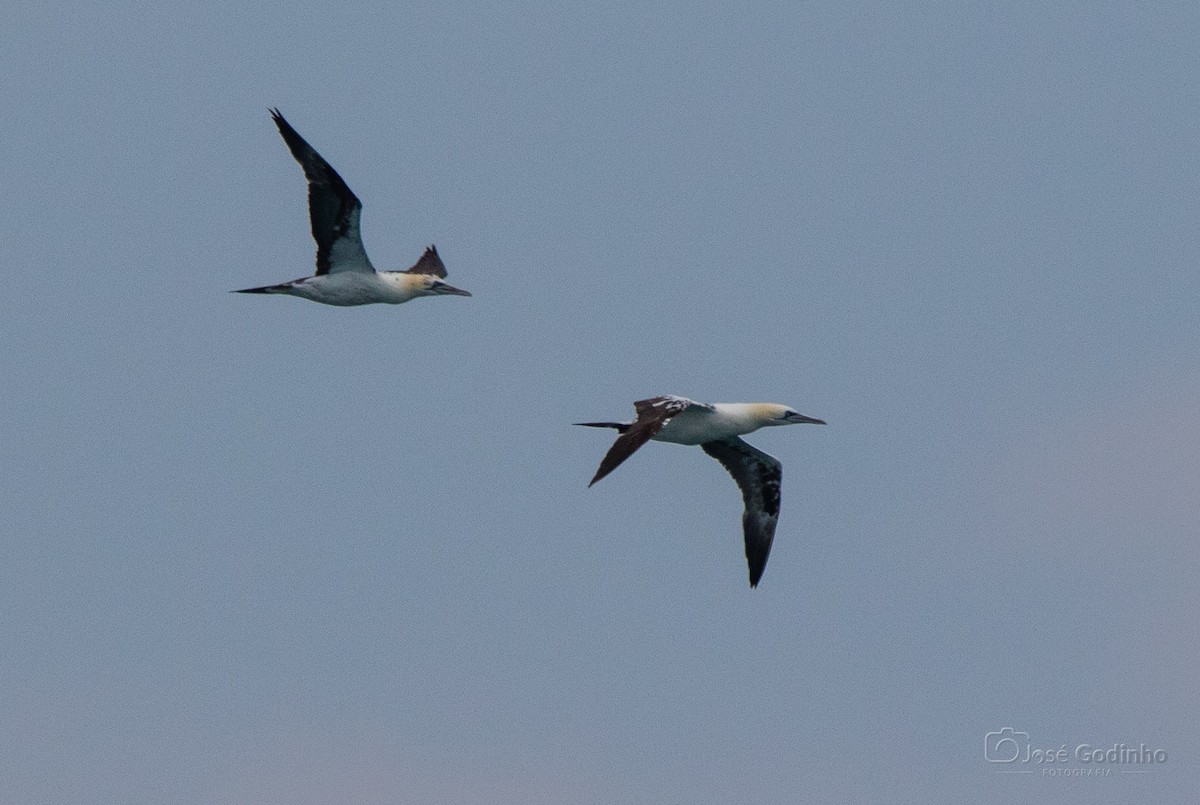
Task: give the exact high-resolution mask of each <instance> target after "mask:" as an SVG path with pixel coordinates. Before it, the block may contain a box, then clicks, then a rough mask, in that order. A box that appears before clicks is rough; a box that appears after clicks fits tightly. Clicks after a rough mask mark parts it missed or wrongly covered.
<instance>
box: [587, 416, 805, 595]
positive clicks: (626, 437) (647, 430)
mask: <svg viewBox="0 0 1200 805" xmlns="http://www.w3.org/2000/svg"><path fill="white" fill-rule="evenodd" d="M633 406H634V409H635V410H636V411H637V419H635V420H634V421H633V422H577V423H576V424H577V425H586V426H588V427H592V428H615V429H616V431H617V432H618V433H619V434H620V436H618V437H617V440H616V441H615V442H613V445H612V447H610V448H609V450H608V453H606V454H605V456H604V459H603V460H602V461H601V462H600V468H599V469H598V470H596V474H595V476H594V477H593V478H592V484H594V483H596V482H597V481H599V480H600V479H601V478H603V477H604V476H606V475H608V474H609V473H610V472H612V471H613V470H615V469H616V468H617V467H618V466H620V464H621V462H623V461H625V459H627V458H629V457H630V456H631V455H633V454H634V452H636V451H637V449H638V448H639V447H641V446H642V445H644V444H645V443H646V442H647V441H650V440H654V441H657V442H671V443H674V444H685V445H700V449H702V450H703V451H704V452H705V453H707V454H708V455H710V456H712V457H713V458H715V459H716V460H717V461H719V462H721V465H722V466H723V467H725V469H726V470H727V471H728V472H729V474H730V475H731V476H733V480H734V481H735V482H737V485H738V488H739V489H741V491H742V500H743V502H744V504H745V511H744V512H743V513H742V531H743V534H744V536H745V542H746V562H747V565H748V566H749V569H750V586H751V587H755V586H757V585H758V581H759V579H761V578H762V574H763V569H764V568H765V567H766V565H767V556H768V555H769V554H770V552H771V542H772V541H773V540H774V539H775V524H776V522H778V520H779V502H780V487H781V485H782V481H783V467H782V465H781V464H780V463H779V461H778V460H777V459H775V458H774V457H772V456H769V455H767V454H766V453H764V452H763V451H761V450H759V449H758V448H756V447H753V446H751V445H749V444H746V442H744V441H742V440H741V439H740V438H739V437H740V436H743V435H745V434H747V433H753V432H754V431H756V430H758V429H759V428H764V427H770V426H773V425H794V424H801V423H810V424H815V425H824V424H825V423H824V422H823V421H822V420H820V419H814V418H813V417H810V416H805V415H804V414H801V413H800V412H798V411H793V410H792V409H791V408H788V407H787V406H786V405H777V404H775V403H712V404H710V403H701V402H696V401H695V400H689V399H687V398H686V397H671V396H668V397H651V398H650V399H647V400H638V401H637V402H635V403H634V404H633ZM589 486H591V484H589Z"/></svg>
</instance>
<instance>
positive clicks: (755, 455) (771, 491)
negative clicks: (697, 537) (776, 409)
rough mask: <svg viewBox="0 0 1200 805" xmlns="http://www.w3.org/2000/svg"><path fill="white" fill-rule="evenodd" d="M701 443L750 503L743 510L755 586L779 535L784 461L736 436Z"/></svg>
mask: <svg viewBox="0 0 1200 805" xmlns="http://www.w3.org/2000/svg"><path fill="white" fill-rule="evenodd" d="M700 447H702V448H703V449H704V452H705V453H708V454H709V455H710V456H712V457H713V458H715V459H716V460H717V461H719V462H721V464H722V465H724V467H725V469H726V470H728V471H729V474H730V475H732V476H733V480H735V481H737V485H738V488H739V489H741V490H742V501H743V503H745V505H746V511H745V512H744V513H743V514H742V530H743V531H744V532H745V533H746V561H747V563H749V565H750V586H751V587H755V586H757V585H758V580H759V579H761V578H762V574H763V568H765V567H766V566H767V555H768V554H769V553H770V552H771V540H773V539H775V523H776V522H778V521H779V486H780V483H781V482H782V480H783V465H782V464H780V463H779V461H778V460H777V459H775V458H773V457H772V456H769V455H767V454H766V453H764V452H763V451H761V450H759V449H757V448H755V447H751V446H750V445H748V444H746V443H745V442H743V441H742V440H741V439H739V438H738V437H736V436H733V437H731V438H729V439H721V440H720V441H715V442H705V443H704V444H702V445H700Z"/></svg>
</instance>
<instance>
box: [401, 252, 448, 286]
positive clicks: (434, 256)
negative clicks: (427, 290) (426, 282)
mask: <svg viewBox="0 0 1200 805" xmlns="http://www.w3.org/2000/svg"><path fill="white" fill-rule="evenodd" d="M405 273H406V274H432V275H433V276H435V277H438V278H439V279H445V278H446V265H445V263H443V262H442V258H441V257H439V256H438V253H437V246H430V247H429V248H427V249H426V250H425V253H424V254H423V255H421V259H420V260H418V261H417V262H415V263H413V265H412V268H410V269H408V270H407V271H406V272H405Z"/></svg>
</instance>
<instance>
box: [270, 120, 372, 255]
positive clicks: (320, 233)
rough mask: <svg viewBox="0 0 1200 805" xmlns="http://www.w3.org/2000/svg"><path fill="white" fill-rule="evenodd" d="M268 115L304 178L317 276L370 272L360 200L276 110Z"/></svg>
mask: <svg viewBox="0 0 1200 805" xmlns="http://www.w3.org/2000/svg"><path fill="white" fill-rule="evenodd" d="M271 118H272V119H273V120H274V121H275V125H276V126H278V127H279V133H280V134H281V135H282V136H283V141H284V142H285V143H287V147H288V149H289V150H290V151H291V152H292V156H294V157H295V158H296V161H297V162H299V163H300V167H302V168H303V169H304V176H305V178H307V179H308V214H309V217H310V218H311V220H312V235H313V240H315V241H316V242H317V275H318V276H319V275H321V274H330V273H337V272H339V271H374V270H375V269H374V268H373V267H372V266H371V261H370V260H369V259H367V252H366V250H365V249H363V245H362V235H361V233H360V232H359V215H360V214H361V212H362V202H361V201H359V200H358V197H357V196H355V195H354V192H353V191H351V190H350V188H349V187H347V186H346V183H345V182H344V181H342V177H341V176H338V173H337V171H335V170H334V169H333V166H332V165H330V164H329V163H328V162H326V161H325V160H324V158H322V156H321V155H320V154H318V153H317V152H316V150H315V149H314V148H313V147H312V146H311V145H309V144H308V143H307V142H305V140H304V138H303V137H301V136H300V135H299V134H298V133H297V132H296V130H295V129H294V128H292V126H291V124H290V123H288V122H287V121H286V120H284V119H283V115H281V114H280V113H279V110H278V109H272V110H271Z"/></svg>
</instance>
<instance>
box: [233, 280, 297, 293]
mask: <svg viewBox="0 0 1200 805" xmlns="http://www.w3.org/2000/svg"><path fill="white" fill-rule="evenodd" d="M289 284H290V283H286V282H285V283H283V284H282V285H263V286H261V287H259V288H242V289H241V290H239V291H231V292H230V293H285V291H284V289H285V288H287V287H288V285H289Z"/></svg>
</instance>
